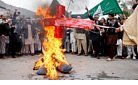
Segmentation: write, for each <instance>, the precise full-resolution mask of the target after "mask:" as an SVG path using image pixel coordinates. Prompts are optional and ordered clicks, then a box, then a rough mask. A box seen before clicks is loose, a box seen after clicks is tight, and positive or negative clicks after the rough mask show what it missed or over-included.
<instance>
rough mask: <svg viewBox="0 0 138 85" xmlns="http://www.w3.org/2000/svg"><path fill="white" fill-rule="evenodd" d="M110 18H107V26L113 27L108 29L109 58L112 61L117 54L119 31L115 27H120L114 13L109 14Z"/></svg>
mask: <svg viewBox="0 0 138 85" xmlns="http://www.w3.org/2000/svg"><path fill="white" fill-rule="evenodd" d="M108 17H109V19H107V26H109V27H112V28H110V29H108V30H107V50H108V56H109V58H108V59H107V60H109V61H111V60H113V59H114V58H115V55H116V43H117V33H116V32H115V29H113V28H117V27H119V24H118V22H117V20H116V19H115V18H114V14H108Z"/></svg>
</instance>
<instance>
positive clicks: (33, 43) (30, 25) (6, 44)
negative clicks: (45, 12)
mask: <svg viewBox="0 0 138 85" xmlns="http://www.w3.org/2000/svg"><path fill="white" fill-rule="evenodd" d="M40 29H41V26H40V25H39V23H38V21H37V20H33V19H31V18H29V17H25V16H22V15H21V13H20V12H18V10H17V9H16V10H15V12H14V14H13V15H12V16H5V15H0V57H1V58H3V57H5V56H12V57H13V58H15V57H16V55H23V54H31V55H34V54H36V53H39V52H41V49H42V47H41V41H40V38H39V34H40Z"/></svg>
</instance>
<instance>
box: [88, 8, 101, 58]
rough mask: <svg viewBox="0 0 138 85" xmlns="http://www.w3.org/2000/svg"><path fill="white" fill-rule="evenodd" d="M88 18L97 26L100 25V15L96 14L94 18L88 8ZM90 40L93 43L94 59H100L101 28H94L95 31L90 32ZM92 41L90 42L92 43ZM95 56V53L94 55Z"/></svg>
mask: <svg viewBox="0 0 138 85" xmlns="http://www.w3.org/2000/svg"><path fill="white" fill-rule="evenodd" d="M86 10H87V13H88V16H89V18H90V20H93V21H95V24H99V20H98V19H99V15H97V14H95V15H94V18H93V16H91V15H90V13H89V11H88V8H87V7H86ZM89 37H90V40H91V41H92V46H93V51H94V57H96V58H97V59H100V57H99V52H100V28H99V27H97V26H94V29H93V30H91V31H90V32H89ZM91 41H90V42H91ZM92 54H93V53H92Z"/></svg>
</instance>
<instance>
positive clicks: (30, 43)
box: [0, 5, 137, 61]
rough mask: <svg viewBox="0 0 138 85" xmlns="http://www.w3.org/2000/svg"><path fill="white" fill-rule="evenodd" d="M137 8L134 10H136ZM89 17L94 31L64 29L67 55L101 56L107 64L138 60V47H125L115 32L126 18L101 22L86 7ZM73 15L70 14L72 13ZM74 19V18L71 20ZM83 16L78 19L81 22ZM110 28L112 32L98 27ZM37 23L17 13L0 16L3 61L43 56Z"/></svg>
mask: <svg viewBox="0 0 138 85" xmlns="http://www.w3.org/2000/svg"><path fill="white" fill-rule="evenodd" d="M136 6H137V5H134V6H133V10H134V9H135V8H136ZM86 11H87V13H88V17H89V19H90V20H93V21H94V22H95V24H96V25H94V29H93V30H85V29H79V28H67V29H65V31H64V32H65V33H64V34H65V35H64V38H63V48H65V49H66V52H67V53H72V54H77V55H78V56H80V55H82V54H84V55H85V56H88V55H91V56H92V57H96V58H97V59H100V56H108V58H107V60H109V61H110V60H114V59H115V57H118V58H121V59H124V58H127V59H128V58H132V59H134V60H135V59H136V58H137V53H136V52H137V51H136V47H137V46H132V45H127V46H124V45H123V43H122V38H123V32H116V28H118V27H120V26H121V25H122V24H123V23H124V22H125V20H126V17H125V16H124V15H123V16H121V17H118V18H115V15H114V14H110V13H109V14H108V18H107V19H105V18H101V19H99V17H100V16H99V15H97V14H95V15H94V16H92V15H90V13H89V11H88V8H87V7H86ZM70 14H71V13H70ZM69 17H70V18H71V15H70V16H69ZM80 18H81V16H77V19H80ZM98 25H100V26H108V27H110V28H104V27H99V26H98ZM41 28H42V27H41V25H39V23H38V21H37V20H32V19H31V18H29V17H28V18H27V17H25V16H21V13H20V12H18V10H15V12H14V14H13V15H12V16H11V17H5V16H4V15H0V58H3V57H4V56H12V57H13V58H15V57H16V55H23V54H31V55H34V54H36V53H38V52H42V46H41V40H40V34H41V33H40V29H41Z"/></svg>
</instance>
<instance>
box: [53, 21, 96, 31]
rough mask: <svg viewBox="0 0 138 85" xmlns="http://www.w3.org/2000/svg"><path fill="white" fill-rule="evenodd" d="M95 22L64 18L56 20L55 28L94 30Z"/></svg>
mask: <svg viewBox="0 0 138 85" xmlns="http://www.w3.org/2000/svg"><path fill="white" fill-rule="evenodd" d="M93 24H94V21H92V20H86V19H73V18H62V19H56V21H55V26H64V27H70V28H83V29H93Z"/></svg>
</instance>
